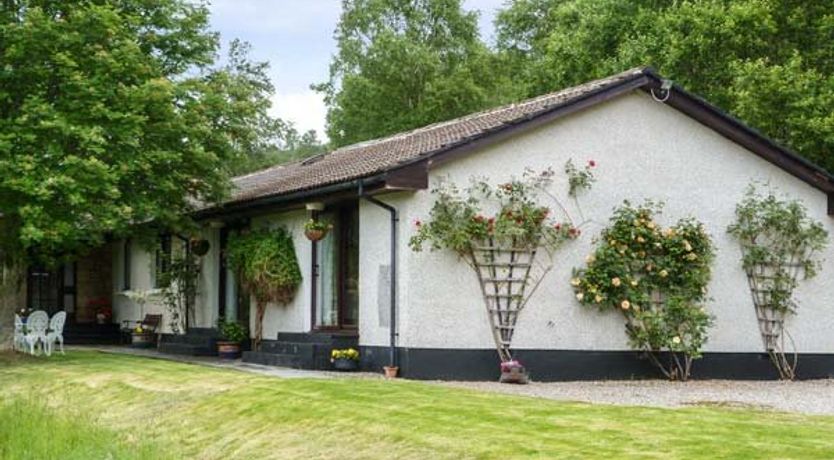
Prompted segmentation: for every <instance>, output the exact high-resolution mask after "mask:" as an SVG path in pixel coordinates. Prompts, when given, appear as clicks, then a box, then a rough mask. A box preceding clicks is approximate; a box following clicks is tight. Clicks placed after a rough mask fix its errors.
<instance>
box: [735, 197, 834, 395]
mask: <svg viewBox="0 0 834 460" xmlns="http://www.w3.org/2000/svg"><path fill="white" fill-rule="evenodd" d="M727 231H728V232H729V233H730V234H731V235H733V236H734V237H735V238H736V239H738V241H739V243H740V244H741V265H742V267H743V268H744V271H745V272H746V274H747V279H748V285H749V287H750V293H751V295H752V297H753V305H754V308H755V309H756V316H757V317H758V322H759V331H760V333H761V335H762V341H763V344H764V347H765V350H766V351H767V353H768V355H770V358H771V361H772V362H773V364H774V366H775V367H776V370H777V371H778V372H779V376H780V377H781V378H782V379H788V380H792V379H793V378H795V377H796V364H797V354H796V350H795V347H794V345H793V340H792V338H791V336H790V334H789V333H788V331H787V330H786V329H785V319H786V317H787V316H789V315H794V314H796V312H797V304H796V301H795V300H794V298H793V292H794V289H796V287H797V285H798V282H799V280H800V279H801V278H802V279H809V278H812V277H814V276H815V275H816V274H817V271H818V269H819V267H820V261H819V258H818V255H819V252H820V251H821V250H822V249H824V248H825V246H826V244H827V242H828V232H826V231H825V229H824V228H823V226H822V224H820V223H819V222H816V221H814V220H813V219H811V218H810V217H808V214H807V211H806V209H805V207H804V206H803V205H802V203H800V202H799V201H787V200H781V199H779V198H777V197H776V196H775V194H774V193H773V192H772V191H769V192H768V193H767V195H762V194H760V193H759V192H758V191H757V190H756V188H755V187H754V186H752V185H751V186H750V187H749V188H748V190H747V193H746V195H745V197H744V199H743V200H742V201H741V203H739V204H738V205H737V206H736V221H735V223H733V224H732V225H730V226H729V227H728V229H727ZM786 340H787V341H788V342H787V343H786ZM791 349H793V350H792V352H791ZM791 355H792V356H791Z"/></svg>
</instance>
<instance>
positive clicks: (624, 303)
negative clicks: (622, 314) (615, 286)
mask: <svg viewBox="0 0 834 460" xmlns="http://www.w3.org/2000/svg"><path fill="white" fill-rule="evenodd" d="M620 308H622V309H623V310H628V309H629V308H631V302H629V301H628V300H623V301H622V302H620Z"/></svg>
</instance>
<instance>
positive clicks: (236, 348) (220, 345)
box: [217, 341, 240, 359]
mask: <svg viewBox="0 0 834 460" xmlns="http://www.w3.org/2000/svg"><path fill="white" fill-rule="evenodd" d="M217 356H219V357H220V358H221V359H238V358H240V342H228V341H218V342H217Z"/></svg>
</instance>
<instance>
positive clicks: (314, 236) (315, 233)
mask: <svg viewBox="0 0 834 460" xmlns="http://www.w3.org/2000/svg"><path fill="white" fill-rule="evenodd" d="M304 236H306V237H307V239H308V240H310V241H319V240H321V239H322V238H324V237H325V236H327V231H325V230H304Z"/></svg>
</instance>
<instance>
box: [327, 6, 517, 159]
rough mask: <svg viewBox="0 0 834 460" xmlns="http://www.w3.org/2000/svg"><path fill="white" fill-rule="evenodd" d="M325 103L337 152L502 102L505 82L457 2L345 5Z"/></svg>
mask: <svg viewBox="0 0 834 460" xmlns="http://www.w3.org/2000/svg"><path fill="white" fill-rule="evenodd" d="M342 8H343V11H342V16H341V20H340V22H339V25H338V26H337V29H336V33H335V38H336V40H337V42H338V52H337V54H336V55H335V56H334V58H333V61H332V63H331V65H330V80H329V81H328V82H327V83H323V84H319V85H314V87H313V88H314V89H316V90H317V91H319V92H321V93H323V94H324V95H325V102H326V103H327V105H328V114H327V135H328V137H329V138H330V141H331V143H333V144H334V145H335V146H341V145H346V144H350V143H354V142H358V141H362V140H367V139H371V138H376V137H381V136H384V135H387V134H391V133H395V132H399V131H403V130H407V129H410V128H415V127H418V126H423V125H426V124H429V123H433V122H436V121H441V120H446V119H450V118H454V117H457V116H460V115H464V114H467V113H471V112H474V111H477V110H480V109H483V108H486V107H489V106H492V105H495V104H496V103H499V102H502V101H504V100H506V98H507V95H506V93H507V91H506V88H508V87H509V85H507V84H505V82H504V80H503V79H501V78H497V76H496V75H497V74H496V72H495V71H494V69H495V68H496V66H495V65H494V64H495V61H494V56H493V54H492V53H491V52H490V51H489V49H488V48H487V47H486V46H485V45H484V44H483V43H482V42H481V41H480V39H479V37H478V28H477V13H474V12H466V11H464V10H463V9H462V8H461V1H460V0H343V2H342Z"/></svg>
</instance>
